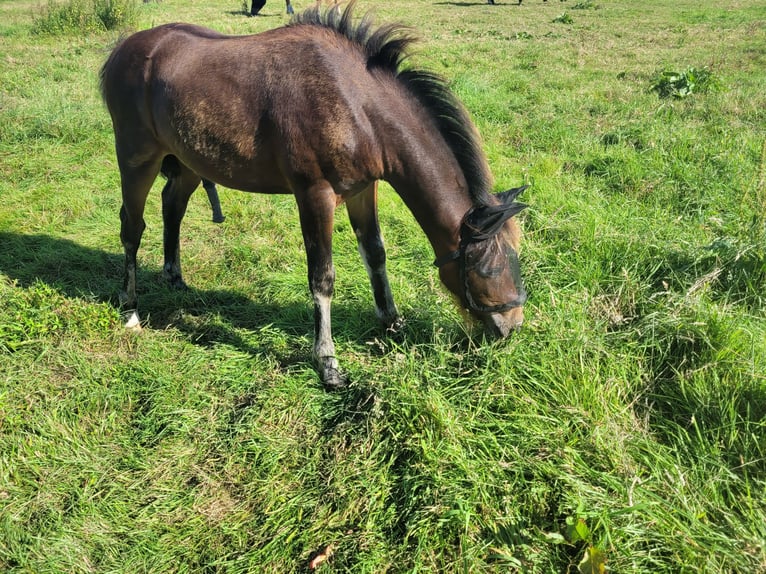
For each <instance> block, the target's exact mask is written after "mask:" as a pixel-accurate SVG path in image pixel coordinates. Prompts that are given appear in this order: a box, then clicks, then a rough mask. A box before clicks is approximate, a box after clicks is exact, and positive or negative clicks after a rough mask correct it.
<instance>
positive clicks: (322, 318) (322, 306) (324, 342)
mask: <svg viewBox="0 0 766 574" xmlns="http://www.w3.org/2000/svg"><path fill="white" fill-rule="evenodd" d="M314 305H316V307H317V310H318V312H319V319H318V320H319V324H318V329H317V333H316V341H314V355H315V356H316V358H317V359H320V360H322V361H323V362H324V361H326V360H327V359H332V361H334V364H333V365H332V366H333V367H335V368H337V365H338V363H337V361H335V343H333V340H332V321H331V319H330V317H331V305H332V297H327V296H325V295H314Z"/></svg>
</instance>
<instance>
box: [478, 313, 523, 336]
mask: <svg viewBox="0 0 766 574" xmlns="http://www.w3.org/2000/svg"><path fill="white" fill-rule="evenodd" d="M522 323H524V312H523V311H522V309H521V308H520V307H519V308H516V309H511V310H510V311H507V312H505V313H492V314H490V315H486V316H485V317H484V326H485V328H486V329H487V331H489V333H490V335H492V336H493V337H495V338H497V339H505V338H506V337H507V336H508V335H509V334H510V333H511V332H512V331H516V330H518V329H520V328H521V325H522Z"/></svg>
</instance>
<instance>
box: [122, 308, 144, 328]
mask: <svg viewBox="0 0 766 574" xmlns="http://www.w3.org/2000/svg"><path fill="white" fill-rule="evenodd" d="M125 328H126V329H127V330H128V331H140V330H141V318H140V317H139V316H138V311H136V310H135V309H134V310H133V311H132V312H131V314H130V317H128V320H127V322H126V323H125Z"/></svg>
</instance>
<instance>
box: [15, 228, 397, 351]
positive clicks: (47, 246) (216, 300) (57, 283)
mask: <svg viewBox="0 0 766 574" xmlns="http://www.w3.org/2000/svg"><path fill="white" fill-rule="evenodd" d="M0 272H2V273H4V274H5V275H6V276H8V277H9V278H10V279H11V280H12V281H16V282H17V283H18V284H19V285H20V286H21V287H30V286H31V285H33V284H34V283H35V282H37V281H41V282H43V283H45V284H47V285H49V286H51V287H53V288H54V289H56V290H57V291H59V292H61V293H62V294H63V295H64V296H66V297H72V298H74V297H77V298H83V299H87V300H95V301H98V302H102V303H109V304H111V305H114V306H115V307H116V306H117V305H118V299H117V295H118V293H119V290H120V289H121V286H122V274H123V255H122V253H110V252H107V251H104V250H102V249H98V248H92V247H87V246H83V245H80V244H78V243H76V242H74V241H71V240H69V239H63V238H58V237H53V236H49V235H39V234H38V235H25V234H19V233H11V232H0ZM136 281H137V284H138V289H139V299H140V300H139V311H140V313H141V317H142V319H143V320H144V321H145V322H146V324H148V326H149V327H151V328H152V329H157V330H161V329H167V328H174V329H177V330H179V331H180V332H182V333H184V335H185V336H186V337H188V339H189V340H190V341H192V342H193V343H194V344H197V345H202V346H212V345H215V344H225V345H229V346H232V347H234V348H236V349H238V350H240V351H242V352H246V353H249V354H252V355H255V354H258V353H264V352H266V353H268V354H270V355H271V356H273V357H274V358H275V359H276V360H277V361H278V362H279V363H280V365H282V366H289V365H292V364H294V363H296V362H310V361H311V348H310V345H308V344H306V338H308V339H310V338H311V336H312V326H313V307H312V305H311V298H310V296H309V293H308V287H307V286H302V287H301V289H303V290H305V293H306V297H305V304H304V303H296V302H286V303H284V304H273V303H259V302H258V301H256V300H253V299H251V298H249V297H247V296H245V295H243V294H241V293H237V292H236V291H234V290H227V289H211V290H203V289H197V288H194V287H193V286H190V287H189V288H188V289H186V290H174V289H171V288H169V287H168V286H167V283H166V282H165V280H164V279H163V278H162V276H161V273H160V272H159V270H157V269H142V268H141V267H139V270H138V272H137V277H136ZM333 317H334V321H333V323H334V324H335V325H336V331H335V333H334V339H335V340H336V342H341V343H351V344H354V343H361V342H363V341H365V340H367V339H369V338H370V337H374V336H377V335H380V336H382V333H383V329H382V328H380V329H378V330H377V331H375V330H374V329H375V326H377V323H376V321H375V320H374V311H373V309H372V307H370V308H369V309H366V308H362V306H361V305H353V304H352V305H349V304H345V305H343V304H341V305H335V306H334V307H333ZM264 329H268V331H269V336H264V337H257V336H250V335H249V334H248V333H246V332H243V331H254V332H259V331H261V332H262V331H263V330H264ZM274 334H276V335H274ZM294 337H299V338H300V339H301V340H300V341H296V342H291V343H289V344H280V343H279V342H278V341H279V340H281V341H282V342H283V343H284V340H285V339H289V338H294ZM341 360H342V358H341Z"/></svg>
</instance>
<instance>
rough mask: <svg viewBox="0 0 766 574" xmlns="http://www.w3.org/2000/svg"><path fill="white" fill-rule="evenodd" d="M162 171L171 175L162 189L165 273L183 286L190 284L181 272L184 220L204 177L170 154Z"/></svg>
mask: <svg viewBox="0 0 766 574" xmlns="http://www.w3.org/2000/svg"><path fill="white" fill-rule="evenodd" d="M162 173H163V175H165V176H166V177H167V178H168V181H167V183H165V187H164V188H163V189H162V222H163V227H164V231H163V237H162V239H163V244H164V251H165V264H164V265H163V267H162V273H163V275H164V276H165V279H167V280H168V282H169V283H170V285H171V286H172V287H176V288H180V289H183V288H185V287H186V284H185V283H184V280H183V275H182V274H181V250H180V241H179V238H180V235H181V220H182V219H183V217H184V215H185V214H186V206H187V205H188V204H189V198H190V197H191V194H192V193H194V190H195V189H197V186H198V185H199V182H200V176H198V175H197V174H196V173H194V172H193V171H191V170H190V169H189V168H187V167H186V166H184V165H183V164H181V163H180V162H179V161H178V160H177V159H176V158H175V157H173V156H167V157H166V158H165V159H164V160H163V162H162Z"/></svg>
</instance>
